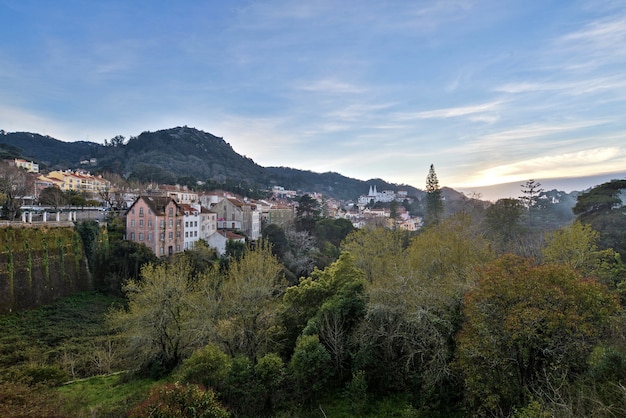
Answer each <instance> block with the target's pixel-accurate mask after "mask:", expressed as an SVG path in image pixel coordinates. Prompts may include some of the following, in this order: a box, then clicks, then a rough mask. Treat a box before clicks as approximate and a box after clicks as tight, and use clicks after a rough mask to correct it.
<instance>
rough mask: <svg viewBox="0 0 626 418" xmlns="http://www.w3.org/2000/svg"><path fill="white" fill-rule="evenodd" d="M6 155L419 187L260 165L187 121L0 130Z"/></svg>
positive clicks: (304, 183)
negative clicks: (105, 139) (74, 137)
mask: <svg viewBox="0 0 626 418" xmlns="http://www.w3.org/2000/svg"><path fill="white" fill-rule="evenodd" d="M2 144H5V147H4V149H5V152H6V153H7V155H11V156H13V155H15V153H16V150H17V151H19V153H20V154H21V157H23V158H26V159H32V160H35V161H36V162H39V163H40V164H44V165H46V166H48V167H50V168H78V167H79V166H80V161H82V160H85V159H89V158H96V159H97V163H96V164H95V165H93V166H90V167H89V170H91V171H92V172H95V173H102V172H112V173H118V174H121V175H122V176H123V177H125V178H128V179H136V180H140V181H145V182H158V183H175V182H181V181H184V182H185V183H189V182H195V181H197V180H199V181H205V182H212V183H214V184H218V185H219V184H220V183H225V182H231V183H232V182H236V183H243V184H247V185H248V186H250V187H254V188H258V189H264V188H267V187H271V186H282V187H285V188H286V189H290V190H303V191H309V192H320V193H322V194H324V195H326V196H331V197H335V198H339V199H345V200H349V199H356V198H357V197H358V196H360V195H362V194H365V193H367V191H368V190H369V187H370V186H376V188H377V189H378V190H379V191H380V190H399V189H403V190H406V191H407V192H408V194H409V196H418V197H419V196H421V194H422V193H423V192H422V191H420V190H419V189H416V188H415V187H412V186H408V185H397V184H392V183H388V182H386V181H384V180H382V179H372V180H368V181H363V180H357V179H352V178H348V177H345V176H342V175H341V174H338V173H332V172H328V173H322V174H320V173H315V172H312V171H305V170H298V169H294V168H288V167H267V168H265V167H262V166H260V165H258V164H256V163H255V162H254V161H253V160H252V159H250V158H247V157H244V156H242V155H240V154H238V153H237V152H235V150H233V148H232V147H231V145H230V144H228V143H227V142H226V141H224V139H222V138H219V137H216V136H214V135H212V134H210V133H207V132H203V131H200V130H197V129H195V128H189V127H186V126H185V127H176V128H171V129H165V130H160V131H156V132H143V133H142V134H141V135H139V136H137V137H131V138H130V139H129V140H128V142H127V143H123V144H116V145H115V146H113V145H108V146H105V145H101V144H96V143H91V142H84V141H81V142H63V141H60V140H58V139H55V138H51V137H49V136H42V135H39V134H34V133H28V132H16V133H5V134H3V135H0V146H1V145H2Z"/></svg>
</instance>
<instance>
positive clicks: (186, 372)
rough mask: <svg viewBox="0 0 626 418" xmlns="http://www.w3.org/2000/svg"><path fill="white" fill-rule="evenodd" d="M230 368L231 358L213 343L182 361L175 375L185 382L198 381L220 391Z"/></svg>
mask: <svg viewBox="0 0 626 418" xmlns="http://www.w3.org/2000/svg"><path fill="white" fill-rule="evenodd" d="M230 369H231V359H230V357H228V355H226V354H225V353H224V352H223V351H222V350H220V348H219V347H218V346H216V345H214V344H208V345H207V346H206V347H204V348H201V349H199V350H196V351H194V352H193V353H192V354H191V357H189V358H188V359H186V360H185V361H183V364H182V365H181V366H180V368H179V370H178V372H177V373H176V376H177V377H178V378H179V379H180V380H181V381H182V382H187V383H198V384H201V385H204V386H206V387H211V388H214V389H215V390H217V391H220V390H221V389H222V388H223V387H224V383H225V380H226V378H227V377H228V374H229V373H230Z"/></svg>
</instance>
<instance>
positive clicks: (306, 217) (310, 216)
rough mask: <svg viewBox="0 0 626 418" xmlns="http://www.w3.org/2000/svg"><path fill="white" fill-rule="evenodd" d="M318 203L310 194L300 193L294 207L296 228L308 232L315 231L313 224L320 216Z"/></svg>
mask: <svg viewBox="0 0 626 418" xmlns="http://www.w3.org/2000/svg"><path fill="white" fill-rule="evenodd" d="M320 213H321V209H320V203H319V202H318V201H317V199H314V198H312V197H311V196H310V195H308V194H305V195H302V196H301V197H300V198H299V199H298V207H297V208H296V219H295V223H296V230H297V231H307V232H308V233H309V234H313V233H314V232H315V224H316V223H317V220H318V219H319V217H320Z"/></svg>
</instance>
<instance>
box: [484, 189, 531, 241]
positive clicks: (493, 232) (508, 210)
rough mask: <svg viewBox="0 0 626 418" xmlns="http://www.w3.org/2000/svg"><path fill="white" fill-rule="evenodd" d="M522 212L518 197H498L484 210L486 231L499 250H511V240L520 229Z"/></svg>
mask: <svg viewBox="0 0 626 418" xmlns="http://www.w3.org/2000/svg"><path fill="white" fill-rule="evenodd" d="M523 214H524V206H523V205H522V203H521V201H520V200H518V199H508V198H507V199H499V200H498V201H497V202H496V203H494V204H493V205H491V206H489V207H488V208H487V209H486V210H485V225H486V229H487V233H488V235H489V236H490V237H491V238H492V239H493V240H494V241H495V242H496V244H497V248H498V249H499V250H500V251H501V252H505V251H511V249H510V244H511V242H512V241H513V240H514V239H515V238H516V237H517V236H518V235H519V234H520V233H521V231H522V228H521V225H520V220H521V219H522V215H523Z"/></svg>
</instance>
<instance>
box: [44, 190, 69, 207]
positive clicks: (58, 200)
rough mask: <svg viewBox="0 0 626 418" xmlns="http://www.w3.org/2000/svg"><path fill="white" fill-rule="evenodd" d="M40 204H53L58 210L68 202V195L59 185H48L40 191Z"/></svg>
mask: <svg viewBox="0 0 626 418" xmlns="http://www.w3.org/2000/svg"><path fill="white" fill-rule="evenodd" d="M39 204H41V205H45V206H52V207H53V208H54V210H57V209H59V207H61V206H64V205H66V204H67V196H66V194H65V193H63V191H62V190H61V189H59V188H58V187H54V186H52V187H46V188H45V189H43V190H42V191H41V192H40V193H39Z"/></svg>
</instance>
